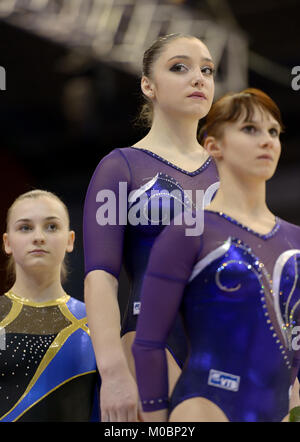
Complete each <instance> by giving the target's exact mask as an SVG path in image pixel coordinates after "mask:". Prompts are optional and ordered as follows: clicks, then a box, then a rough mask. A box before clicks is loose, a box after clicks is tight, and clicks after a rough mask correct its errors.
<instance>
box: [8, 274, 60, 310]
mask: <svg viewBox="0 0 300 442" xmlns="http://www.w3.org/2000/svg"><path fill="white" fill-rule="evenodd" d="M11 291H12V292H13V293H14V294H15V295H17V296H19V297H20V298H24V299H28V300H30V301H33V302H48V301H54V300H55V299H58V298H60V297H61V296H63V295H64V294H65V292H64V289H63V288H62V285H61V281H60V271H59V272H56V274H48V275H45V273H44V272H40V274H39V275H37V274H29V275H28V273H26V274H25V273H24V271H23V270H22V269H18V268H16V281H15V283H14V285H13V286H12V288H11Z"/></svg>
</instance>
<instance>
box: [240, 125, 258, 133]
mask: <svg viewBox="0 0 300 442" xmlns="http://www.w3.org/2000/svg"><path fill="white" fill-rule="evenodd" d="M242 131H243V132H245V133H247V134H255V133H256V127H255V126H253V124H247V126H244V127H242Z"/></svg>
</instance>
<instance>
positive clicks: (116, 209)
mask: <svg viewBox="0 0 300 442" xmlns="http://www.w3.org/2000/svg"><path fill="white" fill-rule="evenodd" d="M199 166H200V167H199ZM196 167H198V168H197V169H196ZM195 169H196V170H195V171H194V172H188V171H185V170H183V169H181V168H179V167H177V166H175V165H173V164H171V163H170V162H168V161H166V160H165V159H163V158H161V157H160V156H158V155H156V154H154V153H152V152H150V151H148V150H145V149H139V148H135V147H127V148H122V149H115V150H113V151H112V152H111V153H110V154H109V155H107V156H106V157H105V158H103V159H102V161H101V162H100V163H99V165H98V167H97V168H96V170H95V172H94V175H93V177H92V179H91V182H90V184H89V188H88V191H87V195H86V200H85V207H84V255H85V274H88V273H89V272H91V271H93V270H105V271H106V272H108V273H110V274H112V275H114V276H115V277H116V278H118V277H119V273H120V269H121V266H122V264H123V265H124V268H125V270H126V272H127V275H128V277H129V282H130V287H131V288H130V293H129V299H128V304H127V309H126V312H125V315H124V319H123V323H122V335H124V334H125V333H127V332H130V331H135V329H136V321H137V317H138V314H139V310H140V291H141V284H142V280H143V276H144V272H145V269H146V266H147V263H148V258H149V254H150V251H151V248H152V246H153V244H154V241H155V239H156V238H157V236H158V235H159V234H160V232H161V231H162V230H163V228H164V227H165V225H167V224H168V223H169V221H170V220H171V219H172V218H173V216H174V214H177V210H179V211H189V210H191V209H193V210H194V209H195V208H199V206H200V207H201V205H202V204H207V203H208V201H209V200H210V199H211V198H212V197H213V195H214V193H215V192H216V190H217V187H218V185H219V183H218V174H217V169H216V165H215V163H214V161H213V160H212V159H211V158H209V159H208V160H207V161H205V163H204V164H202V165H195ZM168 348H169V350H170V351H171V352H172V354H173V356H174V358H175V359H176V361H177V362H178V363H179V365H180V364H182V361H184V359H185V355H186V352H185V336H184V333H183V332H182V329H181V326H180V320H179V317H178V320H177V322H176V325H175V326H174V328H173V331H172V333H170V336H169V340H168Z"/></svg>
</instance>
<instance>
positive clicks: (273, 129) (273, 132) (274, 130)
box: [269, 127, 280, 138]
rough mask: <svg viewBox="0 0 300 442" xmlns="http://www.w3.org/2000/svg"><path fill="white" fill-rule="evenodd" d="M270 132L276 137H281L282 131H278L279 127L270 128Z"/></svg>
mask: <svg viewBox="0 0 300 442" xmlns="http://www.w3.org/2000/svg"><path fill="white" fill-rule="evenodd" d="M269 133H270V135H272V137H274V138H276V137H279V135H280V132H279V131H278V129H277V128H276V127H272V128H271V129H269Z"/></svg>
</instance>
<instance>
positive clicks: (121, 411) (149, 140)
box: [84, 34, 219, 422]
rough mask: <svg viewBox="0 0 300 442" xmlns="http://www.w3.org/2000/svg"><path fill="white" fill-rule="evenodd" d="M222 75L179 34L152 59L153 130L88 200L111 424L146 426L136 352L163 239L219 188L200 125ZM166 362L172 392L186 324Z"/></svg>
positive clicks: (97, 334)
mask: <svg viewBox="0 0 300 442" xmlns="http://www.w3.org/2000/svg"><path fill="white" fill-rule="evenodd" d="M213 72H214V65H213V61H212V59H211V56H210V53H209V50H208V49H207V47H206V46H205V45H204V44H203V43H202V42H201V41H200V40H199V39H197V38H195V37H191V36H186V35H182V34H171V35H168V36H165V37H161V38H159V39H158V40H157V41H156V42H154V43H153V45H152V46H151V47H150V48H149V49H148V50H147V51H146V52H145V55H144V60H143V76H142V80H141V88H142V92H143V95H144V97H145V99H146V105H147V106H146V108H144V109H143V112H142V117H143V118H146V117H147V118H148V120H149V118H150V122H149V125H150V130H149V132H148V133H147V135H146V136H145V137H144V138H143V139H142V140H140V141H138V142H137V143H136V144H135V145H134V146H131V147H126V148H121V149H115V150H113V151H112V152H111V153H110V154H109V155H107V156H106V157H105V158H103V159H102V161H101V162H100V163H99V165H98V167H97V168H96V170H95V172H94V175H93V177H92V179H91V182H90V185H89V188H88V191H87V195H86V200H85V207H84V254H85V302H86V308H87V316H88V323H89V328H90V331H91V337H92V341H93V345H94V349H95V354H96V359H97V364H98V368H99V371H100V374H101V381H102V382H101V392H100V398H101V416H102V420H103V421H104V422H108V421H110V422H115V421H136V420H137V411H138V405H139V399H138V391H137V386H136V381H135V369H134V361H133V356H132V353H131V346H132V343H133V340H134V336H135V328H136V321H137V318H138V315H139V310H140V291H141V284H142V280H143V276H144V272H145V269H146V266H147V262H148V257H149V254H150V251H151V248H152V246H153V244H154V242H155V239H156V238H157V236H158V235H159V234H160V232H161V231H162V230H163V228H164V227H165V226H166V225H167V224H168V223H169V222H170V220H171V219H172V218H173V216H174V215H175V214H176V213H177V211H179V212H181V211H183V210H184V211H185V212H188V211H190V212H191V211H192V210H196V209H197V208H201V207H202V205H203V204H204V203H208V202H209V201H210V200H211V199H212V197H213V195H214V194H215V192H216V190H217V188H218V186H219V182H218V181H219V179H218V173H217V169H216V165H215V162H214V160H213V159H212V158H211V157H210V156H209V155H208V153H207V151H206V150H205V149H204V148H203V147H202V146H201V145H200V144H199V141H198V139H197V133H198V123H199V119H201V118H203V117H204V116H205V115H207V113H208V111H209V109H210V107H211V104H212V101H213V96H214V78H213ZM149 106H150V107H149ZM150 111H151V112H150ZM149 112H150V114H149ZM199 192H200V193H199ZM198 197H199V198H198ZM122 265H124V268H125V270H126V272H127V275H128V277H129V282H130V293H129V295H128V303H127V309H126V312H125V315H124V320H123V324H122V329H121V336H122V339H121V337H120V310H119V306H118V300H117V295H118V279H119V274H120V269H121V266H122ZM166 353H167V358H168V365H169V373H170V378H169V379H170V388H171V389H172V385H173V384H174V383H175V382H176V380H177V378H178V376H179V374H180V371H181V370H180V368H181V366H182V363H183V362H184V360H185V358H186V338H185V334H184V331H183V327H182V324H181V321H180V317H179V316H178V318H177V320H176V321H175V324H174V327H173V329H172V331H171V332H170V335H169V337H168V343H167V351H166Z"/></svg>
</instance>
